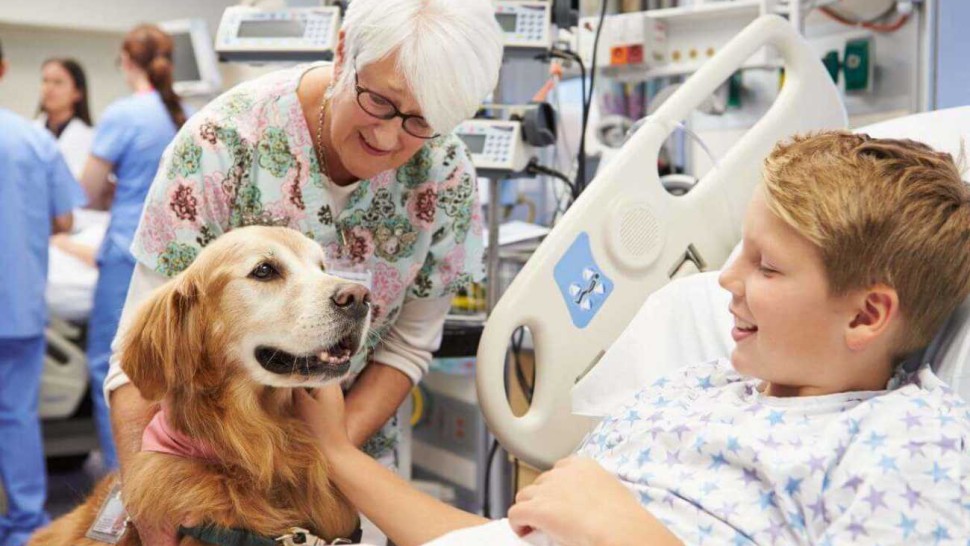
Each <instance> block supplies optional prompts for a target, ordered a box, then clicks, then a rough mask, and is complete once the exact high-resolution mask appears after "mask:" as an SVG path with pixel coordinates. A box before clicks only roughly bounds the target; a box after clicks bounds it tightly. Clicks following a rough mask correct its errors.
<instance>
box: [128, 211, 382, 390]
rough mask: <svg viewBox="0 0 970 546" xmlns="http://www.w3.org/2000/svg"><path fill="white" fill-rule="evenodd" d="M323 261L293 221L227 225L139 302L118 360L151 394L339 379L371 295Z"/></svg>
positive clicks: (360, 339) (366, 320)
mask: <svg viewBox="0 0 970 546" xmlns="http://www.w3.org/2000/svg"><path fill="white" fill-rule="evenodd" d="M326 271H327V264H326V263H325V259H324V252H323V249H322V248H321V247H320V246H319V245H318V244H317V243H315V242H313V241H312V240H310V239H308V238H307V237H305V236H304V235H302V234H301V233H299V232H297V231H294V230H290V229H287V228H272V227H255V226H254V227H245V228H239V229H235V230H233V231H230V232H228V233H226V234H225V235H222V236H221V237H219V238H218V239H216V240H215V241H213V242H212V243H210V244H209V246H207V247H206V248H205V250H203V251H202V252H201V253H200V254H199V256H198V257H197V258H196V259H195V261H194V262H193V263H192V265H191V266H189V267H188V269H186V270H185V271H184V272H182V273H181V274H180V275H178V276H177V277H175V278H174V279H172V280H171V281H170V282H169V283H167V284H166V285H164V286H163V287H161V288H160V289H159V290H158V291H156V292H155V293H153V294H152V295H151V296H150V297H149V300H148V301H146V302H145V303H144V304H143V305H142V306H141V307H140V308H139V310H138V312H137V315H136V317H135V319H134V321H132V324H131V326H130V327H129V328H128V330H127V332H126V334H125V337H124V342H123V344H122V347H121V350H122V353H121V365H122V369H123V370H124V371H125V373H127V374H128V376H129V377H130V378H131V380H132V382H133V383H134V384H135V386H136V387H138V389H139V390H140V391H141V393H142V395H143V396H145V397H146V398H148V399H150V400H157V399H160V398H162V397H163V396H165V394H166V393H167V392H169V391H170V390H172V389H178V390H185V391H189V392H201V391H206V390H209V389H212V388H216V387H219V386H229V385H231V384H239V383H242V384H250V385H267V386H275V387H316V386H321V385H324V384H326V383H328V382H330V381H333V380H337V379H340V378H342V377H344V376H345V375H346V374H347V372H348V371H349V368H350V359H351V357H352V356H353V355H354V354H355V353H356V352H357V351H359V350H360V349H361V348H362V346H363V343H364V339H365V337H366V335H367V330H368V327H369V324H370V301H369V294H368V292H367V289H366V288H364V287H363V286H362V285H360V284H356V283H351V282H347V281H344V280H341V279H338V278H337V277H334V276H332V275H329V274H328V273H327V272H326Z"/></svg>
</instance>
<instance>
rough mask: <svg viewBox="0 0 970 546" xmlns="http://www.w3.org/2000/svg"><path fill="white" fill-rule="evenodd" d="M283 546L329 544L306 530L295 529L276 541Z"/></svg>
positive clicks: (321, 545)
mask: <svg viewBox="0 0 970 546" xmlns="http://www.w3.org/2000/svg"><path fill="white" fill-rule="evenodd" d="M276 542H279V543H281V544H283V546H327V542H326V541H325V540H323V539H322V538H320V537H318V536H316V535H314V534H313V533H311V532H310V531H307V530H306V529H301V528H300V527H293V528H292V529H290V532H289V533H287V534H285V535H283V536H281V537H279V538H278V539H276Z"/></svg>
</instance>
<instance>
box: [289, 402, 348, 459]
mask: <svg viewBox="0 0 970 546" xmlns="http://www.w3.org/2000/svg"><path fill="white" fill-rule="evenodd" d="M294 393H295V394H294V397H295V402H296V411H297V414H298V415H299V416H300V419H302V420H303V422H304V423H306V424H307V426H308V427H310V432H311V434H313V436H314V437H315V438H316V439H317V444H318V445H319V446H320V449H321V450H322V451H323V454H324V455H325V456H327V458H329V459H333V458H334V456H335V455H336V454H337V453H338V452H339V451H340V450H342V449H347V448H350V449H354V446H353V444H352V443H351V442H350V438H349V437H348V436H347V417H346V414H345V411H344V394H343V391H342V390H341V389H340V384H339V383H334V384H332V385H328V386H326V387H322V388H319V389H314V391H313V396H311V395H310V394H308V393H307V392H306V391H305V390H304V389H294Z"/></svg>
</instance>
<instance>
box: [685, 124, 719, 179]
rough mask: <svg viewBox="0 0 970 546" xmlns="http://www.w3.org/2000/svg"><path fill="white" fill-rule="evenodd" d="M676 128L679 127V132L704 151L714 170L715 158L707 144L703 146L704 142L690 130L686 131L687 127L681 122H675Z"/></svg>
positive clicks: (715, 166) (715, 165)
mask: <svg viewBox="0 0 970 546" xmlns="http://www.w3.org/2000/svg"><path fill="white" fill-rule="evenodd" d="M677 127H680V130H681V131H683V132H684V133H685V134H686V135H687V136H689V137H690V138H692V139H693V140H694V142H696V143H697V144H698V145H699V146H700V147H701V149H702V150H704V153H706V154H707V158H708V159H710V160H711V165H713V166H714V168H715V169H716V168H717V157H716V156H715V155H714V153H713V152H711V149H710V148H708V147H707V144H705V143H704V141H703V140H701V137H700V136H698V135H697V133H695V132H694V131H691V130H690V129H688V128H687V125H685V124H684V122H683V121H679V122H677Z"/></svg>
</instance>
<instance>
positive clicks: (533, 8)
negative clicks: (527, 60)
mask: <svg viewBox="0 0 970 546" xmlns="http://www.w3.org/2000/svg"><path fill="white" fill-rule="evenodd" d="M495 19H496V20H497V21H498V24H499V26H501V27H502V31H503V32H504V33H505V47H506V48H515V49H549V48H550V47H552V2H551V1H548V0H547V1H522V0H496V2H495Z"/></svg>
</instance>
